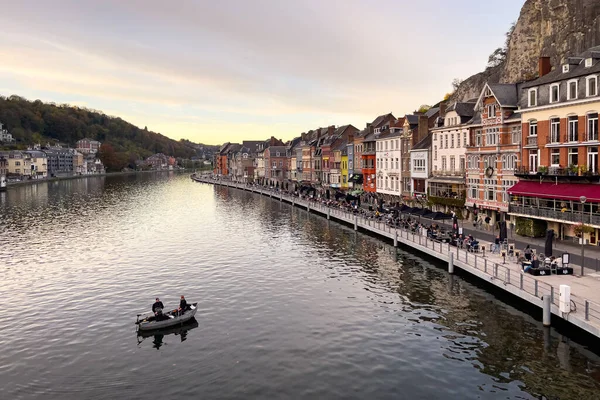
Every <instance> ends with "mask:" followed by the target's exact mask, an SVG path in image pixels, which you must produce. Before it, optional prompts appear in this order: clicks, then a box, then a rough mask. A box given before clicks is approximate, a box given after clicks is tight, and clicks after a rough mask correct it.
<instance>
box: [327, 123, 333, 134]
mask: <svg viewBox="0 0 600 400" xmlns="http://www.w3.org/2000/svg"><path fill="white" fill-rule="evenodd" d="M333 132H335V125H331V126H328V127H327V135H329V136H331V135H333Z"/></svg>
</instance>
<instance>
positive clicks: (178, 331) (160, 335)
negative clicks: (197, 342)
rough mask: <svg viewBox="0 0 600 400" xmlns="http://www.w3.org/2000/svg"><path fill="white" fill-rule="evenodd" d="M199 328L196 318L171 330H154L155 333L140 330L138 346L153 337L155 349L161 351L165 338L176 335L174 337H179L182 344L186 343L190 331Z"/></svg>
mask: <svg viewBox="0 0 600 400" xmlns="http://www.w3.org/2000/svg"><path fill="white" fill-rule="evenodd" d="M197 327H198V321H196V319H195V318H192V319H191V320H189V321H187V322H186V323H184V324H183V325H177V326H174V327H171V328H165V329H159V330H154V331H140V330H138V331H137V336H138V345H140V344H142V342H143V341H144V339H146V338H149V337H151V338H153V340H152V344H153V347H154V348H155V349H156V350H159V349H160V348H161V347H162V345H163V344H164V338H165V336H168V335H174V336H177V337H179V339H180V340H179V341H180V342H185V340H186V339H187V335H188V331H190V330H192V329H194V328H197Z"/></svg>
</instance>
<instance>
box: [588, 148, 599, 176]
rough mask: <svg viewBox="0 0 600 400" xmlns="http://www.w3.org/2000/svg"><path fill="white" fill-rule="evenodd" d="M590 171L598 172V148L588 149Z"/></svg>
mask: <svg viewBox="0 0 600 400" xmlns="http://www.w3.org/2000/svg"><path fill="white" fill-rule="evenodd" d="M587 152H588V165H587V168H588V171H590V172H594V173H596V172H598V148H597V147H588V149H587Z"/></svg>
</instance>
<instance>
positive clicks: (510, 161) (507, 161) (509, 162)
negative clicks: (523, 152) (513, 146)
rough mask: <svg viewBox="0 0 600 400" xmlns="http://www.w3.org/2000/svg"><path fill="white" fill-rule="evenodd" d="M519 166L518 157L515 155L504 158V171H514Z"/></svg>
mask: <svg viewBox="0 0 600 400" xmlns="http://www.w3.org/2000/svg"><path fill="white" fill-rule="evenodd" d="M516 166H517V156H516V155H514V154H508V155H506V156H502V169H503V170H504V171H511V170H514V169H515V167H516Z"/></svg>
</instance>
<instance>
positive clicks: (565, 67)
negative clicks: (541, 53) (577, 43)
mask: <svg viewBox="0 0 600 400" xmlns="http://www.w3.org/2000/svg"><path fill="white" fill-rule="evenodd" d="M562 72H563V74H566V73H567V72H569V64H565V65H563V66H562Z"/></svg>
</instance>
